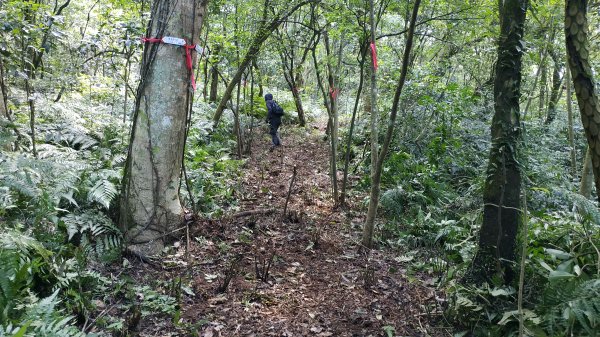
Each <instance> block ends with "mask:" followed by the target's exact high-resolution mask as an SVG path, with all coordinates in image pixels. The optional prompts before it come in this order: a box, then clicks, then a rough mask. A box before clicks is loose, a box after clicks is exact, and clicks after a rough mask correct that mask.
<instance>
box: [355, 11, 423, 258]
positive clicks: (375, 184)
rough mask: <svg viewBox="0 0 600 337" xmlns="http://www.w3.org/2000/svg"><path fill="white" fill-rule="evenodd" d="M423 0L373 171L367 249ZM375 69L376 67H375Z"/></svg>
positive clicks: (365, 236) (410, 33) (411, 26)
mask: <svg viewBox="0 0 600 337" xmlns="http://www.w3.org/2000/svg"><path fill="white" fill-rule="evenodd" d="M420 4H421V0H415V4H414V5H413V11H412V14H411V18H410V23H409V26H408V33H407V36H406V46H405V48H404V55H403V57H402V69H401V70H400V78H399V79H398V86H397V87H396V92H395V93H394V101H393V102H392V112H391V114H390V119H389V122H388V127H387V132H386V134H385V138H384V141H383V145H382V146H381V152H380V153H379V155H378V156H377V165H376V166H375V170H374V172H373V173H372V178H371V194H370V199H369V210H368V211H367V219H366V221H365V226H364V228H363V236H362V245H363V247H365V248H367V249H371V248H372V246H373V229H374V227H375V218H376V217H377V206H378V205H379V194H380V183H381V172H382V169H383V161H384V160H385V156H386V154H387V151H388V148H389V146H390V143H391V141H392V136H393V133H394V127H395V124H396V116H397V115H398V105H399V102H400V94H401V93H402V88H403V87H404V83H405V81H406V75H407V73H408V66H409V62H410V51H411V48H412V45H413V37H414V33H415V25H416V21H417V14H418V12H419V6H420ZM373 70H374V69H373Z"/></svg>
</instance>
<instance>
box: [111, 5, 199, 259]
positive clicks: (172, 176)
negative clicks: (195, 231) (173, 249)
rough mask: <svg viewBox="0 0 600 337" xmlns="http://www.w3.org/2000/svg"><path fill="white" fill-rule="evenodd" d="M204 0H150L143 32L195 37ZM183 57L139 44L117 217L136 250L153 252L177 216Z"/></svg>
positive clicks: (174, 50) (184, 108)
mask: <svg viewBox="0 0 600 337" xmlns="http://www.w3.org/2000/svg"><path fill="white" fill-rule="evenodd" d="M207 3H208V0H157V1H155V2H154V4H153V7H152V17H151V21H150V23H149V25H148V31H147V36H148V37H163V36H172V37H178V38H183V39H185V40H186V41H187V43H188V44H195V43H198V42H199V41H198V37H199V35H200V27H201V26H202V21H203V19H204V15H205V12H206V6H207ZM193 56H194V61H195V57H196V55H195V53H193ZM185 61H186V52H185V50H184V49H183V48H182V47H177V46H174V45H167V44H146V46H145V50H144V57H143V61H142V62H143V63H142V67H141V68H142V74H141V82H140V86H139V88H138V93H137V97H136V109H135V111H134V120H133V126H132V134H131V141H130V144H129V153H128V157H127V162H126V167H125V175H124V178H123V185H122V194H121V211H120V220H119V222H120V226H121V228H122V229H123V230H124V231H125V238H126V241H127V243H128V245H129V249H131V250H132V251H134V252H136V253H139V254H141V255H153V254H156V253H159V252H160V251H161V250H162V248H163V241H164V239H165V238H166V237H168V235H169V233H171V232H172V231H173V230H175V229H176V228H178V227H179V226H180V225H181V224H182V222H183V207H182V205H181V203H180V199H179V186H180V175H181V167H182V159H183V151H184V144H185V136H186V135H185V130H186V122H187V118H188V105H189V102H190V99H191V97H190V96H191V92H192V91H191V83H190V73H189V70H188V69H187V67H186V62H185ZM193 63H195V62H193Z"/></svg>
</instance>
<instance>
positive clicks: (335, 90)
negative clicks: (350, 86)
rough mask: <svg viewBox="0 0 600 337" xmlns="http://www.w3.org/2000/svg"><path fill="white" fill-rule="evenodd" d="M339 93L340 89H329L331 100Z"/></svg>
mask: <svg viewBox="0 0 600 337" xmlns="http://www.w3.org/2000/svg"><path fill="white" fill-rule="evenodd" d="M339 93H340V89H337V88H331V89H329V95H331V99H335V98H336V97H337V96H338V95H339Z"/></svg>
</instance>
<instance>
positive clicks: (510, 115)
mask: <svg viewBox="0 0 600 337" xmlns="http://www.w3.org/2000/svg"><path fill="white" fill-rule="evenodd" d="M527 6H528V1H527V0H506V1H505V2H504V7H503V10H502V13H504V18H503V19H502V26H501V27H500V40H499V46H498V62H497V66H496V79H495V82H494V110H495V113H494V117H493V119H492V127H491V133H492V147H491V149H490V157H489V162H488V169H487V179H486V182H485V186H484V191H483V202H484V208H483V224H482V226H481V230H480V233H479V249H478V252H477V255H476V256H475V259H474V261H473V265H472V266H471V270H470V273H469V277H471V278H472V281H474V282H476V283H479V282H481V281H490V280H491V279H492V278H493V277H494V275H499V276H501V277H503V279H504V282H505V283H507V284H508V283H509V282H510V281H511V280H512V279H513V277H514V275H515V272H514V270H513V267H514V265H513V264H514V261H515V258H516V257H515V247H516V240H517V231H518V228H519V224H520V222H521V213H520V210H521V198H520V193H521V171H520V167H519V160H518V151H517V150H518V146H519V137H520V132H521V131H520V109H519V96H520V88H521V68H522V57H523V48H522V41H523V38H524V25H525V16H526V13H527Z"/></svg>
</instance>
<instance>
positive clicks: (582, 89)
mask: <svg viewBox="0 0 600 337" xmlns="http://www.w3.org/2000/svg"><path fill="white" fill-rule="evenodd" d="M587 3H588V2H587V1H586V0H567V2H566V6H565V36H566V40H567V55H568V60H569V67H570V68H571V76H572V80H573V86H574V87H575V94H576V96H577V102H578V103H579V112H580V114H581V121H582V124H583V128H584V129H585V135H586V137H587V141H588V144H589V146H590V154H591V158H592V166H593V172H594V177H595V185H596V191H600V134H599V132H600V102H599V101H598V96H597V94H596V88H595V84H594V79H593V77H592V68H591V66H590V61H589V54H590V53H589V50H590V48H589V45H588V32H589V30H588V23H587ZM598 199H599V200H600V193H598Z"/></svg>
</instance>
